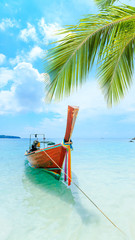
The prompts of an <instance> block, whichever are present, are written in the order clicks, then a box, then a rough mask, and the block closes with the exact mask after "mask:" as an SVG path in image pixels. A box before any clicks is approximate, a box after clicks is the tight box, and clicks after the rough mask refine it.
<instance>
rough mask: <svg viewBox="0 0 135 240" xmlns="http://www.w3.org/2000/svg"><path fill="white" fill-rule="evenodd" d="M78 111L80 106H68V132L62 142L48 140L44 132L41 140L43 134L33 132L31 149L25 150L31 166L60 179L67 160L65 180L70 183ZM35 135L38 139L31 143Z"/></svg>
mask: <svg viewBox="0 0 135 240" xmlns="http://www.w3.org/2000/svg"><path fill="white" fill-rule="evenodd" d="M78 111H79V108H78V107H72V106H68V114H67V126H66V133H65V137H64V140H63V142H62V143H59V144H55V143H54V142H51V141H46V140H45V135H44V134H42V136H43V140H42V141H39V137H41V134H31V135H30V144H29V150H26V152H25V156H27V158H28V161H29V163H30V165H31V167H34V168H42V169H44V170H45V171H46V172H48V173H50V174H52V175H53V176H54V177H55V178H56V179H58V180H59V179H60V176H61V172H62V169H63V164H64V162H65V168H64V173H65V174H64V180H65V181H67V180H68V185H71V150H72V140H71V136H72V132H73V129H74V125H75V121H76V118H77V114H78ZM33 135H34V137H35V138H36V140H34V141H33V143H32V144H31V140H32V136H33ZM41 144H44V147H43V148H40V146H41ZM46 145H47V147H46Z"/></svg>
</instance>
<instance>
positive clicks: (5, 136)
mask: <svg viewBox="0 0 135 240" xmlns="http://www.w3.org/2000/svg"><path fill="white" fill-rule="evenodd" d="M0 138H20V137H18V136H7V135H0Z"/></svg>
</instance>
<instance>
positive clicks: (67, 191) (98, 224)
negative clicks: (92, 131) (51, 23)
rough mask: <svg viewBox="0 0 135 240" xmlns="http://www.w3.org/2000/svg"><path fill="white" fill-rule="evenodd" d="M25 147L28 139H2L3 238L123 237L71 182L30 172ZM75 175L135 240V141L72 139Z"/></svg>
mask: <svg viewBox="0 0 135 240" xmlns="http://www.w3.org/2000/svg"><path fill="white" fill-rule="evenodd" d="M26 148H28V139H0V226H1V231H0V239H1V240H18V239H19V240H24V239H25V240H37V239H38V240H42V239H46V240H52V239H53V240H63V239H64V240H85V239H86V240H87V239H91V240H108V239H109V240H114V239H115V240H118V239H119V240H121V239H124V237H123V236H122V234H121V233H119V231H118V230H117V229H115V228H114V226H113V225H111V223H109V222H108V221H107V220H106V219H105V218H104V216H102V215H101V213H99V212H98V210H97V209H96V208H95V207H94V206H93V205H92V204H91V203H90V202H89V201H88V200H87V199H86V197H85V196H83V195H82V193H81V192H79V190H78V189H77V188H76V187H75V186H74V185H73V184H72V186H71V187H67V186H66V185H64V184H63V180H62V179H61V181H57V180H55V179H54V178H53V177H52V176H50V175H48V174H47V173H45V172H44V171H42V170H39V169H32V168H30V167H29V165H28V162H27V160H26V158H25V156H24V153H25V150H26ZM72 177H73V180H74V182H76V183H77V184H78V185H79V187H80V188H82V189H83V191H85V192H86V193H87V194H88V196H89V197H90V198H91V199H92V200H93V201H95V203H96V204H97V205H98V206H99V207H100V208H101V209H102V210H103V211H104V212H105V213H106V214H107V215H108V217H110V218H111V220H112V221H113V222H114V223H115V224H117V225H118V226H119V227H120V228H121V229H122V230H123V231H125V232H126V233H127V235H128V239H135V228H134V222H135V143H129V140H128V139H125V140H124V139H119V140H118V139H117V140H111V139H110V140H109V139H108V140H105V139H101V140H96V139H94V140H93V139H92V140H81V139H80V140H74V151H73V152H72Z"/></svg>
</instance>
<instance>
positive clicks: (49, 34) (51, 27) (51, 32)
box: [38, 18, 62, 44]
mask: <svg viewBox="0 0 135 240" xmlns="http://www.w3.org/2000/svg"><path fill="white" fill-rule="evenodd" d="M38 26H39V31H40V33H41V34H42V36H43V41H44V42H45V43H46V44H48V42H49V41H56V40H59V39H60V38H61V36H59V35H57V33H58V31H59V30H60V29H61V28H62V27H61V26H60V25H59V24H58V23H56V22H55V23H50V24H46V23H45V20H44V18H41V19H40V20H39V22H38Z"/></svg>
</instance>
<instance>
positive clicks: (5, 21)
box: [0, 18, 18, 31]
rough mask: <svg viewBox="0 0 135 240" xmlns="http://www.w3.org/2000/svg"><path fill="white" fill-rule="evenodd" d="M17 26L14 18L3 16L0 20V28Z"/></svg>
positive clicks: (3, 29)
mask: <svg viewBox="0 0 135 240" xmlns="http://www.w3.org/2000/svg"><path fill="white" fill-rule="evenodd" d="M14 26H15V27H18V24H17V22H16V21H15V20H11V19H10V18H3V19H2V21H1V22H0V30H1V31H5V30H6V29H7V28H13V27H14Z"/></svg>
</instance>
